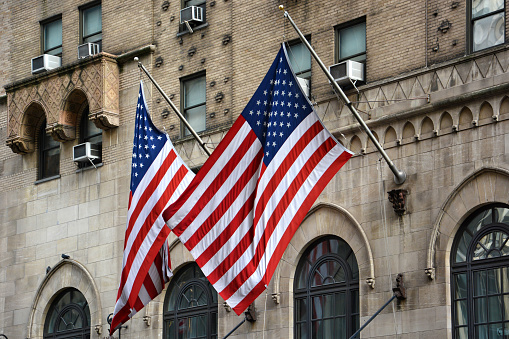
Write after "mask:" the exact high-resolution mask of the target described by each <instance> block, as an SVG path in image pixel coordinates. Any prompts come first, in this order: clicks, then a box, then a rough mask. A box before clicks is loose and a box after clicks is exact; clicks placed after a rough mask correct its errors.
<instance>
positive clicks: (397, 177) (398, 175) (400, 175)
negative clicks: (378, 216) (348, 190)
mask: <svg viewBox="0 0 509 339" xmlns="http://www.w3.org/2000/svg"><path fill="white" fill-rule="evenodd" d="M279 9H280V10H284V7H283V5H280V6H279ZM285 18H287V19H288V20H289V21H290V23H291V24H292V26H293V28H295V30H296V31H297V34H299V37H300V40H301V41H302V43H303V44H304V45H305V46H306V47H307V49H309V52H311V55H312V56H313V57H314V58H315V60H316V62H317V63H318V65H319V66H320V68H321V69H322V71H323V72H324V73H325V75H326V76H327V78H328V79H329V82H330V83H331V84H332V86H333V87H334V89H335V90H336V93H338V94H339V96H340V97H341V99H343V101H344V103H345V105H347V106H348V108H349V109H350V112H352V114H353V115H354V117H355V119H357V121H358V122H359V124H360V125H361V126H362V128H363V129H364V131H365V132H366V133H367V134H368V136H369V138H370V139H371V141H372V142H373V144H374V145H375V147H376V148H377V149H378V151H379V152H380V154H382V157H383V158H384V159H385V161H386V162H387V164H388V165H389V168H390V169H391V171H392V173H394V182H395V183H396V184H398V185H401V184H402V183H404V182H405V180H406V173H405V172H404V171H401V170H398V169H397V168H396V166H394V163H393V162H392V161H391V159H390V158H389V156H388V155H387V153H385V151H384V149H383V148H382V146H381V145H380V143H379V142H378V140H376V138H375V136H374V135H373V133H371V131H370V129H369V128H368V126H367V125H366V123H365V122H364V120H362V118H361V116H360V115H359V113H358V112H357V110H356V109H355V107H354V106H353V105H352V102H351V101H350V100H349V99H348V97H347V96H346V95H345V93H344V92H343V90H342V89H341V87H339V85H338V84H337V83H336V81H334V78H333V77H332V75H331V74H330V72H329V70H328V69H327V67H326V66H325V65H324V64H323V62H322V60H320V57H318V55H317V54H316V52H315V51H314V50H313V47H311V45H310V44H309V42H308V41H307V40H306V38H305V37H304V35H303V34H302V32H301V31H300V30H299V28H298V27H297V25H296V24H295V22H293V20H292V18H291V17H290V14H288V12H287V11H285Z"/></svg>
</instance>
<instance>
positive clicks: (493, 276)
mask: <svg viewBox="0 0 509 339" xmlns="http://www.w3.org/2000/svg"><path fill="white" fill-rule="evenodd" d="M487 273H488V294H500V293H502V286H500V284H501V281H502V277H501V273H502V269H501V268H496V269H493V270H488V271H487Z"/></svg>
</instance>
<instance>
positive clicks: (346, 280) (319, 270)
mask: <svg viewBox="0 0 509 339" xmlns="http://www.w3.org/2000/svg"><path fill="white" fill-rule="evenodd" d="M350 258H353V259H350ZM350 263H351V264H350ZM353 266H355V269H354V267H353ZM354 271H356V272H358V267H357V261H356V260H355V255H354V254H353V251H352V249H351V248H350V246H349V245H348V244H347V243H346V242H344V241H343V240H341V239H339V238H335V237H328V238H325V239H321V240H319V241H318V242H316V243H315V244H314V245H312V246H310V248H309V249H308V250H307V251H306V252H305V253H304V255H303V256H302V258H301V260H300V262H299V264H298V266H297V271H296V279H295V289H294V290H295V295H294V296H295V308H294V312H295V313H294V319H295V328H294V336H295V338H349V337H350V336H351V335H352V334H353V333H354V332H355V331H356V330H357V329H358V328H359V300H358V299H359V280H358V276H356V277H354V275H353V272H354Z"/></svg>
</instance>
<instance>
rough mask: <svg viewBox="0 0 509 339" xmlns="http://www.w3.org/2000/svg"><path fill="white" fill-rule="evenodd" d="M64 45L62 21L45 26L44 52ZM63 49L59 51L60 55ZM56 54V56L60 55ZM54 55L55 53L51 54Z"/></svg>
mask: <svg viewBox="0 0 509 339" xmlns="http://www.w3.org/2000/svg"><path fill="white" fill-rule="evenodd" d="M61 45H62V20H61V19H60V20H55V21H53V22H50V23H47V24H45V25H44V51H45V52H46V51H48V50H50V49H53V48H55V47H57V46H61ZM61 52H62V49H61V48H60V49H59V53H61ZM59 53H55V54H59ZM51 54H53V53H51Z"/></svg>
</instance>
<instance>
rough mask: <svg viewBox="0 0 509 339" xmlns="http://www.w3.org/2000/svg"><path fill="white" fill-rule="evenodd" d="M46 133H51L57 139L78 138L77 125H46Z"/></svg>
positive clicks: (61, 140)
mask: <svg viewBox="0 0 509 339" xmlns="http://www.w3.org/2000/svg"><path fill="white" fill-rule="evenodd" d="M46 133H47V134H50V135H51V137H52V138H53V140H56V141H60V142H63V141H68V140H74V139H75V138H76V127H75V126H70V125H62V124H59V123H54V124H53V125H52V126H47V127H46Z"/></svg>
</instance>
